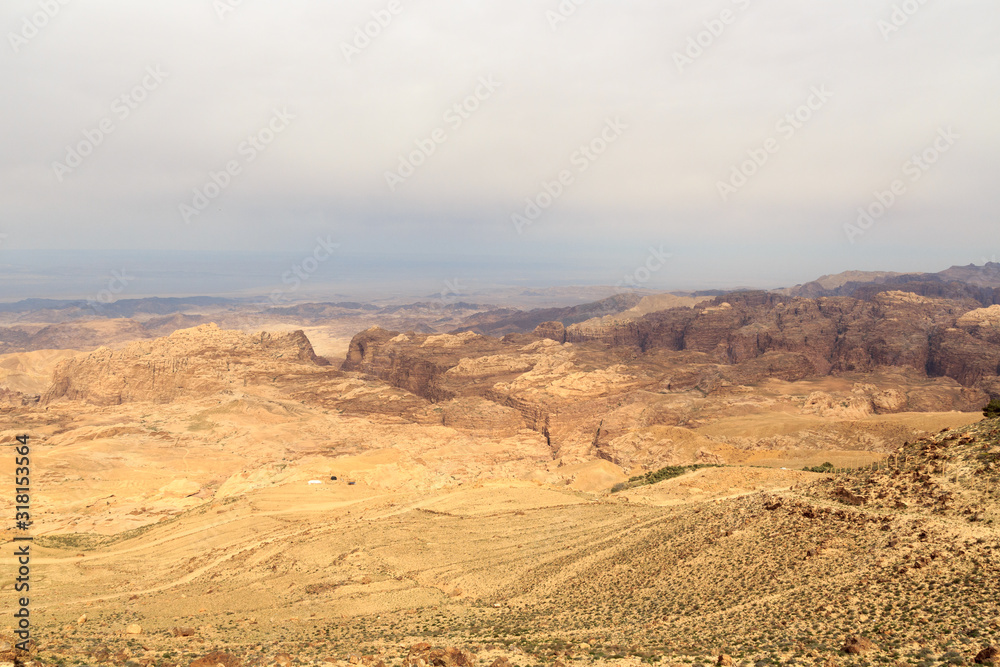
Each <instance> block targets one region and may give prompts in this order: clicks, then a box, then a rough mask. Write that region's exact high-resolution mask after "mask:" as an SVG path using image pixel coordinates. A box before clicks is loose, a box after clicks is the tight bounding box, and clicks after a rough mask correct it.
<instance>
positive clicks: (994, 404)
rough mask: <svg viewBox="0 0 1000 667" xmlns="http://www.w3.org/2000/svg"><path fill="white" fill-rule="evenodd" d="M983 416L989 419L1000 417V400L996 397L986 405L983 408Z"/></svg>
mask: <svg viewBox="0 0 1000 667" xmlns="http://www.w3.org/2000/svg"><path fill="white" fill-rule="evenodd" d="M983 416H984V417H986V418H987V419H996V418H997V417H1000V400H997V399H995V398H994V399H993V400H991V401H990V402H989V403H987V404H986V407H985V408H983Z"/></svg>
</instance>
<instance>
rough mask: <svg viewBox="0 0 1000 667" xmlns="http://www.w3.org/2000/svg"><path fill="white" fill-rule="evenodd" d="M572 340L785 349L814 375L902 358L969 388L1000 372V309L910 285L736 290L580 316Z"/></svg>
mask: <svg viewBox="0 0 1000 667" xmlns="http://www.w3.org/2000/svg"><path fill="white" fill-rule="evenodd" d="M975 313H982V315H975ZM566 340H567V341H570V342H586V341H596V342H600V343H603V344H604V345H607V346H609V347H618V346H633V347H637V348H639V349H641V350H643V351H649V350H656V349H665V350H678V351H679V350H692V351H697V352H704V353H706V354H709V355H710V356H711V357H712V358H713V359H714V360H716V361H718V362H719V363H724V364H741V363H744V362H747V361H748V360H752V359H757V358H760V357H762V356H764V355H767V354H774V353H788V354H795V355H799V357H800V358H801V359H804V360H807V361H808V365H810V366H811V368H812V371H811V372H809V373H807V374H816V375H827V374H830V373H843V372H868V371H872V370H874V369H876V368H880V367H888V366H902V367H907V368H912V369H914V370H916V371H918V372H920V373H926V374H928V375H930V376H932V377H950V378H953V379H955V380H956V381H958V382H959V383H961V384H963V385H965V386H969V387H973V386H986V385H990V386H992V385H991V384H990V383H991V382H993V381H994V380H995V378H996V377H997V375H998V374H1000V370H998V369H1000V307H992V308H989V309H980V310H976V311H972V313H969V309H968V308H967V307H966V306H965V305H963V304H961V303H957V302H953V301H948V300H944V299H930V298H925V297H920V296H917V295H914V294H910V293H904V292H886V293H883V294H879V295H878V296H876V297H875V298H874V299H873V300H872V301H861V300H857V299H852V298H847V297H830V298H826V297H824V298H819V299H802V298H790V297H781V296H777V295H774V294H764V293H747V294H732V295H727V296H724V297H718V298H717V299H716V300H715V301H714V302H713V303H712V304H711V305H707V306H697V307H695V308H677V309H672V310H668V311H663V312H659V313H652V314H650V315H647V316H645V317H643V318H642V319H640V320H637V321H634V322H623V323H621V324H612V325H610V326H609V325H603V324H591V323H588V322H583V323H580V324H574V325H572V326H570V327H568V328H567V330H566ZM776 377H780V375H778V376H776Z"/></svg>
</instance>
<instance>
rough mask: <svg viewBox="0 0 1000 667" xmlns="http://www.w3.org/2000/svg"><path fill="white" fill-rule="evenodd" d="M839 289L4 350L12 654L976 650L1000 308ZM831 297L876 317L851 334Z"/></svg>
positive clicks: (747, 662) (230, 663) (343, 657)
mask: <svg viewBox="0 0 1000 667" xmlns="http://www.w3.org/2000/svg"><path fill="white" fill-rule="evenodd" d="M825 298H826V297H822V298H821V299H820V300H809V299H802V298H800V297H781V298H780V299H778V300H777V301H772V302H767V301H766V300H765V301H761V302H760V303H757V301H754V299H756V297H741V298H731V299H730V301H726V300H724V299H722V298H721V297H719V298H713V299H710V300H705V299H701V298H698V299H694V300H693V301H692V302H691V303H688V304H686V305H680V306H678V305H677V303H676V302H674V301H672V300H670V299H668V300H666V302H665V303H664V304H661V305H665V307H666V308H667V310H655V305H654V306H651V305H650V304H651V303H653V302H652V301H650V300H647V301H646V302H645V305H641V304H639V305H637V303H631V302H623V303H621V304H620V308H621V310H620V313H621V315H620V316H611V317H610V319H609V316H608V315H599V316H598V317H597V318H596V319H594V320H592V321H589V322H585V321H582V320H581V321H580V323H579V324H572V323H571V324H570V325H569V326H567V325H566V324H565V323H563V322H561V321H551V322H544V321H543V322H534V321H533V320H532V318H530V317H529V318H527V319H525V321H526V322H527V321H531V323H532V329H531V330H529V331H522V332H510V333H505V334H503V335H502V336H499V335H484V334H481V333H476V332H475V331H471V330H465V331H460V330H459V328H460V327H454V326H452V325H453V324H454V323H449V324H447V325H445V326H443V328H445V329H447V330H449V331H452V333H447V332H444V331H441V330H440V328H438V329H435V327H434V326H431V325H430V324H426V327H427V328H428V329H430V331H426V330H425V331H422V332H420V331H415V330H413V329H403V328H400V329H392V328H388V326H384V327H374V328H366V329H365V330H363V331H362V332H361V333H357V334H356V335H354V336H353V337H352V339H351V340H350V342H349V344H345V345H344V347H343V354H342V356H339V357H338V356H336V355H333V354H323V353H319V351H318V350H317V348H315V347H314V345H313V343H312V338H311V331H310V328H309V327H317V328H318V329H323V330H325V331H331V330H333V329H332V328H331V327H334V325H328V324H325V323H323V322H322V321H321V320H313V321H309V322H305V323H304V326H303V327H301V328H300V329H301V330H296V329H294V328H292V326H291V322H290V321H289V322H285V323H284V325H282V326H276V327H274V328H273V329H271V330H270V331H265V332H260V331H256V332H249V333H248V332H247V331H244V330H235V329H228V328H226V327H225V326H218V325H216V324H214V323H208V322H206V323H195V324H196V326H194V327H178V328H171V327H170V326H167V329H168V330H165V331H162V332H159V333H158V334H157V335H152V334H150V333H149V332H150V331H151V329H150V327H147V326H140V327H139V329H137V330H135V331H133V334H135V335H133V336H132V337H131V338H129V333H128V332H129V331H132V329H130V328H129V327H127V326H126V327H122V326H119V325H110V324H107V323H108V322H115V320H99V321H96V323H94V324H88V323H87V322H85V321H81V322H76V323H74V324H73V326H75V327H77V330H78V331H86V332H90V333H87V334H86V335H87V336H91V338H92V339H93V340H94V341H96V340H97V339H98V338H100V337H101V336H102V335H104V334H107V343H108V344H107V345H104V346H98V347H93V346H91V345H89V344H81V345H67V346H65V347H62V348H60V347H58V346H56V347H54V348H51V349H35V350H28V351H21V352H11V353H9V354H6V355H2V356H0V414H2V422H0V443H3V444H5V445H8V446H9V445H13V444H14V443H15V437H16V436H17V435H20V434H29V435H30V443H31V448H32V457H31V458H32V462H31V468H32V471H31V475H32V482H31V484H32V500H31V504H32V509H31V511H32V518H33V520H34V525H33V526H32V528H31V531H30V532H31V534H32V535H33V536H34V538H35V539H34V542H33V544H32V560H31V568H32V569H31V596H30V597H31V619H32V629H33V636H34V639H35V643H34V645H33V647H32V651H31V652H30V653H29V654H27V655H22V654H20V653H17V652H16V651H12V649H11V648H10V647H8V648H4V644H3V643H2V642H3V641H5V640H3V639H0V660H3V659H4V658H5V657H6V658H8V659H10V660H13V659H15V658H16V659H17V660H21V661H28V662H32V663H33V664H38V665H42V664H44V665H48V664H65V665H73V664H113V665H128V666H129V667H148V666H150V665H156V666H158V667H159V666H163V667H168V666H171V667H172V666H174V665H182V666H184V667H187V665H189V664H195V665H196V667H215V665H216V664H219V663H221V664H223V665H226V667H235V665H237V664H241V665H272V664H278V665H289V664H324V663H325V662H329V663H336V664H341V663H342V664H351V663H353V664H365V665H371V666H377V665H378V664H379V662H383V663H385V665H394V666H395V665H412V666H413V667H423V666H424V665H441V666H443V667H452V666H457V667H466V665H484V666H491V665H495V667H507V665H508V664H509V665H514V666H516V667H535V666H536V665H550V664H551V665H559V666H561V667H564V666H565V665H569V664H571V663H574V662H576V663H586V664H591V663H594V664H604V663H615V664H628V665H638V664H640V663H641V662H658V663H663V664H692V665H695V664H701V665H707V664H709V663H710V662H711V663H712V664H721V665H729V664H734V665H741V666H742V667H764V666H765V665H768V664H806V665H812V664H816V665H823V667H831V666H832V665H851V666H854V665H856V666H857V667H869V666H870V665H872V664H876V663H878V664H892V665H899V666H900V667H902V665H904V664H906V665H910V664H912V665H915V666H917V667H935V666H936V665H939V664H955V665H958V664H971V663H972V662H973V660H974V659H975V657H976V656H977V654H979V653H980V652H981V651H982V650H983V649H984V648H986V647H987V646H989V645H990V644H996V643H997V641H998V634H1000V630H998V624H1000V606H998V605H1000V602H998V597H997V595H998V592H1000V584H998V581H1000V580H998V577H997V575H998V574H1000V551H998V550H1000V542H998V535H997V524H996V521H997V519H998V518H1000V516H998V514H1000V509H998V505H997V500H998V498H997V488H998V486H997V482H998V481H1000V469H998V467H997V466H998V465H1000V463H998V461H1000V423H998V422H997V421H996V420H983V417H982V412H981V410H982V407H983V405H984V404H985V403H986V401H987V400H988V399H989V397H990V395H991V386H992V385H990V382H991V380H990V378H991V377H994V376H995V375H996V369H994V371H993V376H990V375H987V374H984V373H983V372H982V369H983V368H985V366H984V363H985V362H983V361H982V360H983V359H984V358H986V356H988V355H989V354H992V352H991V351H990V350H992V349H993V348H992V347H990V346H993V345H996V344H1000V343H998V341H1000V338H998V339H996V340H994V333H995V332H994V329H995V328H996V327H997V320H996V318H995V317H994V315H995V313H994V312H993V309H987V308H981V307H980V306H979V305H978V304H971V306H969V307H966V306H963V305H961V304H959V303H958V302H954V301H946V300H938V301H935V300H934V299H931V298H929V297H923V296H914V295H912V294H910V295H901V294H897V293H895V292H888V293H885V294H881V295H879V296H878V297H877V298H875V299H874V300H872V301H870V302H857V303H854V304H853V305H851V306H850V308H848V307H847V305H848V304H847V302H846V301H838V302H837V303H836V304H834V303H833V302H832V301H830V302H822V303H821V301H822V299H825ZM741 299H742V300H741ZM787 299H791V301H787ZM836 299H842V300H843V299H848V300H849V299H850V298H849V297H836ZM724 303H729V306H728V308H727V307H725V306H724V305H723V304H724ZM810 303H811V304H813V305H812V306H810V305H809V304H810ZM604 307H605V306H601V307H600V308H604ZM600 308H598V309H597V312H600ZM651 308H652V310H651ZM778 310H781V311H782V312H781V313H780V316H779V313H778ZM834 310H836V312H838V313H841V314H842V315H843V314H844V313H848V314H851V317H855V316H856V320H857V322H859V323H861V322H863V321H868V320H871V321H872V322H873V323H874V324H872V325H871V326H870V327H868V325H864V326H862V324H858V325H857V327H858V328H857V329H856V331H855V330H852V329H851V325H845V326H844V327H839V328H838V326H836V325H835V326H834V329H833V333H832V334H830V335H833V336H834V338H833V339H831V340H832V341H833V342H832V343H831V342H830V340H828V338H827V336H828V334H829V332H827V329H826V327H827V324H825V322H826V320H828V319H829V317H830V314H831V313H832V312H834ZM480 312H485V311H480ZM574 312H575V313H576V314H575V315H572V317H579V316H580V313H581V312H592V311H587V309H582V311H581V309H578V310H577V311H574ZM734 313H735V314H734ZM921 313H922V314H921ZM539 316H540V315H538V314H536V315H535V316H532V317H539ZM844 316H845V317H846V315H844ZM289 317H290V316H289ZM824 318H825V319H824ZM501 319H502V318H496V319H495V320H494V321H493V324H491V326H507V325H506V324H503V322H502V321H501ZM522 319H524V318H522ZM182 320H183V318H177V319H176V320H175V323H177V324H180V323H181V322H182ZM480 320H481V321H485V320H484V319H483V318H480ZM424 322H426V320H424ZM891 322H901V323H900V324H898V326H897V328H896V329H895V330H893V329H891V327H890V326H889V323H891ZM678 323H683V326H681V325H680V324H678ZM188 324H191V323H190V322H188ZM386 324H387V325H388V324H391V323H386ZM841 324H844V322H841ZM336 326H340V325H336ZM102 327H103V329H102ZM108 327H111V328H108ZM865 327H868V328H865ZM880 327H881V328H882V329H880ZM140 329H141V331H142V332H143V333H141V335H140V333H139V330H140ZM318 329H317V330H318ZM668 329H670V330H675V331H679V332H681V335H680V338H677V337H673V338H671V337H669V336H666V333H665V332H666V331H667V330H668ZM751 329H752V330H753V331H754V332H755V333H754V334H753V335H754V338H753V341H754V342H753V344H752V345H750V344H749V343H748V342H747V341H749V340H751V338H750V331H751ZM880 330H884V331H885V332H887V333H884V334H880V335H881V336H882V337H881V338H878V335H877V334H875V333H872V331H876V332H877V331H880ZM903 330H905V331H906V332H909V333H908V334H906V336H902V337H901V335H900V334H899V332H900V331H903ZM40 331H41V329H39V330H38V331H36V332H34V333H32V334H31V335H33V336H34V335H37V334H38V333H39V332H40ZM852 331H853V332H854V333H852ZM893 331H895V333H892V332H893ZM102 332H103V333H102ZM636 332H638V334H636ZM112 334H113V335H112ZM633 334H636V335H640V338H634V337H633V338H629V336H633ZM74 335H75V334H74ZM642 336H645V338H642ZM814 336H818V338H816V337H814ZM806 337H808V339H809V340H808V342H806V341H805V339H806ZM84 338H85V339H86V340H91V338H86V336H85V337H84ZM904 338H905V340H906V341H909V342H908V345H909V347H906V348H905V349H904V347H903V346H902V343H900V342H899V341H900V340H903V339H904ZM39 340H41V339H39ZM75 340H78V341H83V342H86V341H85V340H84V339H81V338H77V339H75ZM668 340H670V341H673V342H672V343H670V344H666V343H665V342H664V341H668ZM879 340H881V342H878V341H879ZM643 341H645V342H643ZM657 341H659V342H657ZM975 341H979V342H978V343H977V342H975ZM980 343H981V345H980ZM852 345H853V348H852V347H851V346H852ZM974 345H980V348H979V350H980V352H974V351H971V350H972V346H974ZM949 355H950V356H949ZM970 355H971V356H970ZM966 356H968V358H969V359H972V360H973V361H974V362H975V363H971V364H970V363H964V362H963V364H964V365H961V367H960V369H959V370H958V371H954V372H952V371H950V370H948V369H949V368H951V366H949V365H948V363H949V362H947V360H948V359H952V360H955V359H958V360H961V359H965V358H966ZM919 360H925V361H926V363H924V364H923V366H921V365H920V363H918V361H919ZM934 360H939V361H940V363H939V364H938V365H935V363H937V362H935V361H934ZM955 363H958V362H955ZM956 368H957V366H956ZM977 368H978V369H980V370H978V371H975V373H978V375H975V376H973V375H968V373H973V371H971V370H969V369H973V370H974V369H977ZM944 371H947V372H944ZM695 463H698V464H711V466H710V467H700V468H698V469H697V470H693V471H691V472H687V473H685V474H682V475H680V476H677V477H674V478H672V479H669V480H667V481H663V482H659V483H656V484H651V485H641V486H635V487H634V488H629V489H627V490H624V491H621V492H612V488H613V487H615V488H618V487H616V485H620V484H621V483H622V482H625V481H627V480H628V479H629V478H630V477H636V476H639V475H644V474H646V473H650V472H653V471H656V470H657V469H659V468H662V467H664V466H677V465H681V466H684V465H689V464H695ZM824 463H830V464H832V466H833V471H832V472H823V473H820V472H809V471H804V470H803V468H804V467H814V466H820V465H821V464H824ZM3 470H4V471H5V474H9V475H11V476H12V475H13V472H14V460H13V456H10V457H7V458H6V459H5V461H4V468H3ZM0 506H2V511H3V512H6V513H7V515H8V516H13V512H14V508H13V506H14V498H13V495H11V494H7V495H2V496H0ZM8 525H11V524H8ZM17 534H21V533H19V532H18V531H14V530H11V529H8V530H7V531H6V535H7V538H8V540H10V539H11V538H12V537H13V536H14V535H17ZM16 565H17V563H16V560H15V558H14V557H13V556H12V555H11V554H4V555H3V556H2V557H0V588H2V590H3V592H4V596H3V600H4V603H3V604H4V614H8V613H13V610H14V605H15V602H16V600H15V592H14V590H13V586H14V583H15V577H16V572H17V570H16ZM7 618H8V619H11V620H13V617H12V616H7ZM13 629H14V627H13V623H11V622H9V621H8V622H7V623H0V633H3V632H6V633H7V634H8V635H9V634H10V632H11V631H12V630H13ZM12 640H13V637H7V639H6V641H12ZM987 657H988V656H987ZM199 661H200V662H199Z"/></svg>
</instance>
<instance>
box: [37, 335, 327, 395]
mask: <svg viewBox="0 0 1000 667" xmlns="http://www.w3.org/2000/svg"><path fill="white" fill-rule="evenodd" d="M327 364H328V362H326V360H325V359H322V358H321V357H317V356H316V354H315V352H314V351H313V348H312V345H311V344H310V343H309V339H308V338H306V336H305V334H304V333H303V332H301V331H295V332H292V333H287V334H278V335H272V334H269V333H266V332H261V333H259V334H245V333H243V332H240V331H226V330H222V329H219V327H217V326H216V325H214V324H206V325H202V326H199V327H195V328H193V329H182V330H179V331H175V332H174V333H173V334H171V335H170V336H167V337H165V338H158V339H156V340H153V341H137V342H133V343H130V344H129V345H127V346H125V347H124V348H122V349H121V350H110V349H108V348H104V347H102V348H98V349H97V350H94V351H93V352H89V353H86V354H82V355H79V356H77V357H74V358H72V359H69V360H66V361H63V362H61V363H60V364H59V365H58V366H57V367H56V370H55V372H54V374H53V381H52V385H51V386H50V387H49V389H48V391H46V393H45V395H44V396H43V397H42V399H41V400H42V403H51V402H52V401H55V400H58V399H69V400H79V401H84V402H87V403H92V404H94V405H118V404H121V403H127V402H133V401H151V402H156V403H165V402H169V401H171V400H172V399H173V398H174V397H176V396H180V395H185V396H190V395H198V394H209V393H214V392H217V391H220V390H222V389H227V388H237V387H243V386H245V385H246V384H247V383H248V382H249V383H251V384H256V383H258V382H261V381H264V380H265V379H267V378H268V376H270V378H271V379H276V378H277V377H278V376H280V375H283V374H284V373H286V372H288V371H290V370H291V371H294V370H295V368H296V367H302V366H305V367H310V368H316V367H320V366H325V365H327Z"/></svg>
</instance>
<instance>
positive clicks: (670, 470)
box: [611, 463, 721, 493]
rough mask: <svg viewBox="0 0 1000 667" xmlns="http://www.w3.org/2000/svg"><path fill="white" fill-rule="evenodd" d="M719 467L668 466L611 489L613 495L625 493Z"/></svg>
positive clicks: (706, 464)
mask: <svg viewBox="0 0 1000 667" xmlns="http://www.w3.org/2000/svg"><path fill="white" fill-rule="evenodd" d="M719 467H721V466H719V465H718V464H716V463H695V464H694V465H689V466H666V467H665V468H660V469H659V470H654V471H652V472H648V473H646V474H645V475H637V476H635V477H630V478H629V480H628V481H627V482H619V483H618V484H615V485H614V486H613V487H611V493H618V492H619V491H625V490H626V489H634V488H635V487H637V486H645V485H647V484H656V483H657V482H663V481H666V480H668V479H673V478H674V477H680V476H681V475H683V474H685V473H689V472H693V471H695V470H699V469H701V468H719Z"/></svg>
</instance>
